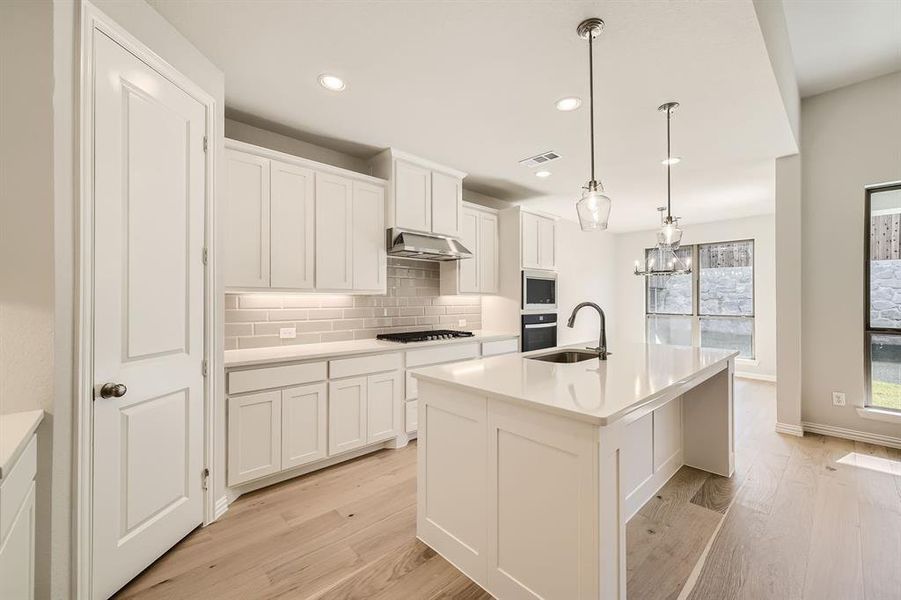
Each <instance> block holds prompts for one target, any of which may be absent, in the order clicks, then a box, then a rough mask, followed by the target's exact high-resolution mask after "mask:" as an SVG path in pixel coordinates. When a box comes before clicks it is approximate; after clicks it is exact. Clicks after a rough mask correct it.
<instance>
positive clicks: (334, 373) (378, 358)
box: [328, 352, 403, 379]
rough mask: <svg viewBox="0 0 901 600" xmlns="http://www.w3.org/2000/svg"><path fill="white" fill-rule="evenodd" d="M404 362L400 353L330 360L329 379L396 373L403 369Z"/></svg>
mask: <svg viewBox="0 0 901 600" xmlns="http://www.w3.org/2000/svg"><path fill="white" fill-rule="evenodd" d="M402 362H403V361H402V360H401V356H400V352H391V353H389V354H371V355H369V356H359V357H357V358H342V359H340V360H330V361H329V363H328V368H329V378H330V379H338V378H341V377H354V376H356V375H368V374H369V373H381V372H382V371H396V370H398V369H401V368H403V365H402Z"/></svg>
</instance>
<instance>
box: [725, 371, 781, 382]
mask: <svg viewBox="0 0 901 600" xmlns="http://www.w3.org/2000/svg"><path fill="white" fill-rule="evenodd" d="M735 376H736V377H740V378H741V379H753V380H755V381H768V382H770V383H776V376H775V375H767V374H766V373H748V372H746V371H736V372H735Z"/></svg>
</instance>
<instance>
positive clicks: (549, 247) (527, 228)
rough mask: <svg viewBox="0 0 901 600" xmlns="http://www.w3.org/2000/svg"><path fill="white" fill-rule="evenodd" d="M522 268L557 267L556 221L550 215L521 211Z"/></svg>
mask: <svg viewBox="0 0 901 600" xmlns="http://www.w3.org/2000/svg"><path fill="white" fill-rule="evenodd" d="M520 227H521V230H520V235H521V244H522V268H523V269H556V268H557V222H556V221H555V220H554V219H552V218H551V217H544V216H541V215H535V214H532V213H527V212H523V213H521V221H520Z"/></svg>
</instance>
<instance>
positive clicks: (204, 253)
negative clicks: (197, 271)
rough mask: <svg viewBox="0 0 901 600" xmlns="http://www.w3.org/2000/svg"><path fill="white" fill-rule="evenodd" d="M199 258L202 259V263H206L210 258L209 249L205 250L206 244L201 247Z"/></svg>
mask: <svg viewBox="0 0 901 600" xmlns="http://www.w3.org/2000/svg"><path fill="white" fill-rule="evenodd" d="M200 260H202V261H203V264H207V262H208V261H209V260H210V252H209V250H207V247H206V246H204V247H203V250H202V251H201V253H200Z"/></svg>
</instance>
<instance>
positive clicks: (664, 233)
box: [657, 219, 682, 250]
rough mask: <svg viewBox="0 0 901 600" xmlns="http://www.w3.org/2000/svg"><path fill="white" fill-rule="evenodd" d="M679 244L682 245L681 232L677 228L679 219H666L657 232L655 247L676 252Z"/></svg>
mask: <svg viewBox="0 0 901 600" xmlns="http://www.w3.org/2000/svg"><path fill="white" fill-rule="evenodd" d="M680 243H682V230H681V229H680V228H679V219H668V220H667V221H666V222H664V223H663V227H661V228H660V231H658V232H657V245H658V246H664V247H667V248H669V249H670V250H676V249H678V248H679V244H680Z"/></svg>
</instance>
